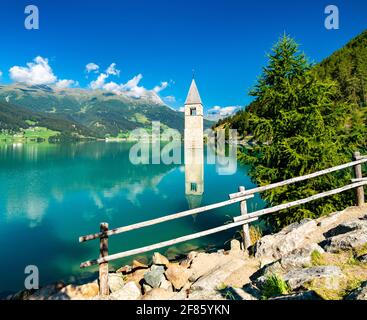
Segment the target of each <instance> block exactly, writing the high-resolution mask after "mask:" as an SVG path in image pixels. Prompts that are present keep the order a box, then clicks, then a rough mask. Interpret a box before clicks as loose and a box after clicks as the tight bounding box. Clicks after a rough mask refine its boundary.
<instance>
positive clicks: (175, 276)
mask: <svg viewBox="0 0 367 320" xmlns="http://www.w3.org/2000/svg"><path fill="white" fill-rule="evenodd" d="M165 275H166V277H167V279H168V280H169V281H171V283H172V285H173V286H174V288H175V289H176V290H180V289H181V288H182V287H183V286H184V285H185V284H186V283H187V282H188V281H189V277H190V275H191V270H189V269H186V268H184V267H182V266H181V265H170V266H169V267H168V269H167V270H166V272H165Z"/></svg>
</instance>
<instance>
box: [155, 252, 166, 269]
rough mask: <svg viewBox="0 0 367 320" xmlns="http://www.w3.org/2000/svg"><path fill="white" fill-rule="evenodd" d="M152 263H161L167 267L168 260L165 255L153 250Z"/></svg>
mask: <svg viewBox="0 0 367 320" xmlns="http://www.w3.org/2000/svg"><path fill="white" fill-rule="evenodd" d="M153 263H154V264H156V265H163V266H166V267H167V266H168V265H169V260H168V259H167V258H166V257H165V256H163V255H161V254H160V253H159V252H154V254H153Z"/></svg>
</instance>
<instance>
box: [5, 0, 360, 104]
mask: <svg viewBox="0 0 367 320" xmlns="http://www.w3.org/2000/svg"><path fill="white" fill-rule="evenodd" d="M28 4H34V5H37V6H38V8H39V10H40V29H39V30H26V29H25V28H24V19H25V16H26V15H25V14H24V8H25V6H26V5H28ZM328 4H334V5H337V6H338V7H339V10H340V29H339V30H327V29H325V27H324V19H325V17H326V15H325V13H324V9H325V7H326V5H328ZM366 26H367V1H365V0H344V1H337V0H329V1H323V0H308V1H305V0H304V1H288V0H283V1H282V0H279V1H270V0H269V1H266V0H259V1H247V0H196V1H193V0H154V1H153V0H151V1H148V0H134V1H133V0H130V1H125V0H120V1H117V0H116V1H113V0H104V1H97V0H94V1H93V0H92V1H91V0H89V1H88V0H79V1H76V0H74V1H71V0H70V1H69V0H64V1H61V0H52V1H51V0H48V1H37V0H32V1H14V0H2V1H1V3H0V27H1V29H0V30H1V32H0V71H1V72H2V73H3V75H2V78H1V79H0V81H1V82H3V83H10V82H12V79H10V77H9V69H11V68H12V67H14V66H19V67H25V66H26V64H27V63H28V62H32V60H33V59H35V57H37V56H40V57H43V58H44V59H47V64H48V65H49V66H50V68H52V70H51V71H52V74H53V75H54V76H55V77H56V78H57V79H59V80H60V79H69V80H74V81H77V82H78V83H79V86H80V87H82V88H87V87H88V86H90V82H91V81H93V80H96V78H97V77H98V76H99V75H98V74H97V73H93V72H91V73H89V74H88V78H87V73H86V72H85V66H86V64H88V63H91V62H93V63H95V64H97V65H98V66H99V67H100V72H101V73H106V69H107V68H108V67H109V66H110V65H111V63H116V66H115V68H116V69H118V70H119V71H120V72H119V75H117V74H115V75H114V74H110V75H109V76H108V78H107V79H106V82H108V81H113V82H115V83H117V84H121V83H123V84H125V85H126V83H127V82H128V81H129V80H130V79H135V80H139V79H140V78H141V77H142V79H141V80H140V82H139V86H141V87H144V88H146V89H153V88H154V87H155V86H160V85H161V83H162V82H167V88H165V89H164V90H162V91H160V92H159V95H160V96H161V97H162V98H164V97H167V96H169V97H171V99H167V100H171V102H170V104H171V105H173V106H174V107H176V108H178V107H179V106H181V105H182V104H183V102H184V100H185V96H186V93H187V90H188V87H189V85H190V81H191V77H192V69H195V74H196V76H195V78H196V81H197V84H198V87H199V90H200V94H201V96H202V100H203V102H204V105H205V108H206V109H207V110H208V109H209V108H212V107H213V106H221V107H226V106H236V105H241V106H242V105H246V104H247V103H249V101H251V98H250V97H249V96H248V90H249V89H250V88H251V86H253V85H254V83H255V81H256V78H257V77H258V76H259V74H260V73H261V68H262V67H263V66H264V65H265V64H266V57H265V54H266V52H269V50H270V48H271V47H272V45H273V44H274V43H275V42H276V40H277V38H278V37H279V36H280V35H281V34H283V32H284V31H285V32H287V33H289V34H290V35H291V36H293V37H294V38H295V39H296V40H297V42H299V43H300V44H301V49H302V50H303V51H305V53H306V54H307V55H308V56H309V57H310V58H311V60H313V61H315V62H318V61H321V60H322V59H323V58H325V57H327V56H328V55H330V54H331V53H332V52H333V51H335V50H337V49H338V48H340V47H342V46H343V45H344V44H345V43H346V42H348V41H349V40H350V39H352V38H353V37H354V36H356V35H358V34H359V33H360V32H362V31H363V30H364V29H365V28H366ZM13 70H14V69H13ZM18 71H19V70H18ZM115 73H116V72H115ZM139 75H141V76H139ZM136 76H138V78H139V79H138V78H134V77H136ZM133 82H134V81H133ZM135 83H136V81H135ZM165 85H166V84H164V86H165ZM173 97H174V98H175V100H176V101H175V102H172V100H173Z"/></svg>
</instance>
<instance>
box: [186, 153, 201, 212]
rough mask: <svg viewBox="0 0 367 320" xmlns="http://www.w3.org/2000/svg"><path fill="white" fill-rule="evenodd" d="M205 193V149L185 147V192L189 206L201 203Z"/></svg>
mask: <svg viewBox="0 0 367 320" xmlns="http://www.w3.org/2000/svg"><path fill="white" fill-rule="evenodd" d="M203 193H204V150H203V149H197V148H196V149H193V148H186V147H185V194H186V199H187V202H188V204H189V208H190V209H192V208H196V207H199V206H200V205H201V201H202V195H203Z"/></svg>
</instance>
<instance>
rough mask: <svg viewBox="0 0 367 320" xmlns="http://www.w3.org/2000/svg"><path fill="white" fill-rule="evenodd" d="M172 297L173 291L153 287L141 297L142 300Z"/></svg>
mask: <svg viewBox="0 0 367 320" xmlns="http://www.w3.org/2000/svg"><path fill="white" fill-rule="evenodd" d="M173 297H174V293H173V292H172V291H168V290H166V289H163V288H153V289H152V290H150V291H148V292H147V293H146V294H145V295H144V296H143V297H142V300H169V299H171V298H173Z"/></svg>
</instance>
